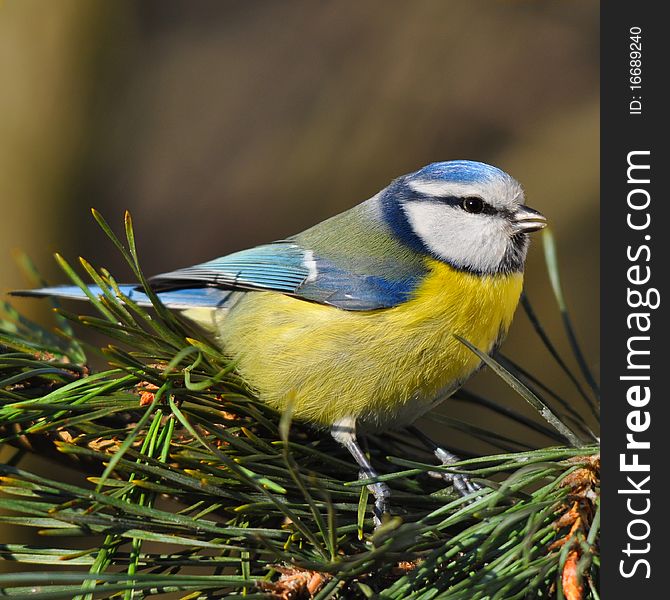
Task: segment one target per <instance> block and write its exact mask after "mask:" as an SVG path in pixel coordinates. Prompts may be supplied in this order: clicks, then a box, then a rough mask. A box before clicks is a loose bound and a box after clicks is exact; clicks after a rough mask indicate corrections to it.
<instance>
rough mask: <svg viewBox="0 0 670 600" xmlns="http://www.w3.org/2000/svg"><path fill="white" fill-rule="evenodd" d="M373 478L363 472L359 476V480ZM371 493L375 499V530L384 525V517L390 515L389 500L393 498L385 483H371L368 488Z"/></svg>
mask: <svg viewBox="0 0 670 600" xmlns="http://www.w3.org/2000/svg"><path fill="white" fill-rule="evenodd" d="M371 477H372V476H371V475H370V474H369V473H365V472H363V471H361V473H360V474H359V479H370V478H371ZM367 488H368V490H369V491H370V493H371V494H372V495H373V496H374V498H375V507H374V509H373V522H374V525H375V529H377V527H379V526H380V525H381V524H382V517H383V516H384V514H386V513H388V512H389V510H390V507H389V498H390V497H391V488H389V486H388V485H386V484H385V483H384V482H383V481H378V482H376V483H371V484H369V485H368V486H367Z"/></svg>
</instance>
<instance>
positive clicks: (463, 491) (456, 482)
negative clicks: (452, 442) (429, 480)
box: [435, 448, 482, 496]
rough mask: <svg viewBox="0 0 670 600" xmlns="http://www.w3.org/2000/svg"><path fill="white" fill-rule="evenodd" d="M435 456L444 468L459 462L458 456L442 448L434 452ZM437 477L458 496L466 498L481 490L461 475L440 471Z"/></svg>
mask: <svg viewBox="0 0 670 600" xmlns="http://www.w3.org/2000/svg"><path fill="white" fill-rule="evenodd" d="M435 456H437V458H438V459H440V461H441V462H442V464H443V465H444V466H445V467H448V466H450V465H453V464H454V463H455V462H458V461H459V460H460V459H459V458H458V456H456V455H455V454H452V453H451V452H448V451H447V450H444V449H443V448H438V449H437V450H436V451H435ZM437 475H438V476H439V477H441V478H442V479H444V481H446V482H447V483H450V484H451V485H452V486H453V488H454V489H455V490H456V491H457V492H458V494H459V495H460V496H468V495H470V494H474V493H475V492H479V491H481V490H482V486H481V485H479V484H478V483H475V482H474V481H470V478H469V477H468V476H467V475H464V474H463V473H445V472H444V471H441V472H439V473H437Z"/></svg>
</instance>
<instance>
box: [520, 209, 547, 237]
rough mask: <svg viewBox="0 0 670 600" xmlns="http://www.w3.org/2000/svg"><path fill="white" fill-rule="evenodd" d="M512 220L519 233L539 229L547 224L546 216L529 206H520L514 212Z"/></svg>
mask: <svg viewBox="0 0 670 600" xmlns="http://www.w3.org/2000/svg"><path fill="white" fill-rule="evenodd" d="M512 220H513V221H514V229H515V230H516V232H517V233H530V232H531V231H539V230H540V229H544V228H545V227H546V226H547V219H546V218H545V216H544V215H543V214H542V213H539V212H537V211H536V210H534V209H532V208H530V207H528V206H520V207H519V208H518V209H517V211H516V212H515V213H514V215H513V217H512Z"/></svg>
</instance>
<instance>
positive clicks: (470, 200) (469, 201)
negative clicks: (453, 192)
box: [461, 196, 484, 214]
mask: <svg viewBox="0 0 670 600" xmlns="http://www.w3.org/2000/svg"><path fill="white" fill-rule="evenodd" d="M461 207H462V208H463V210H464V211H466V212H469V213H474V214H477V213H480V212H482V211H483V210H484V201H483V200H482V199H481V198H477V196H468V197H467V198H463V200H462V201H461Z"/></svg>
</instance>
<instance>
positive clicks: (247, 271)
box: [150, 240, 420, 311]
mask: <svg viewBox="0 0 670 600" xmlns="http://www.w3.org/2000/svg"><path fill="white" fill-rule="evenodd" d="M386 272H387V273H388V272H389V269H386ZM419 276H420V273H418V272H417V273H411V274H407V273H405V274H404V276H403V277H402V278H398V279H393V278H389V277H388V276H382V275H379V274H374V275H373V274H369V269H368V273H362V272H356V271H355V270H354V269H352V268H343V267H340V266H338V264H337V263H336V262H335V261H333V260H329V259H327V258H325V257H323V256H319V255H317V254H315V253H314V252H313V251H311V250H307V249H305V248H302V247H301V246H300V245H299V244H298V243H296V242H295V241H293V240H286V241H281V242H276V243H274V244H266V245H263V246H257V247H256V248H250V249H249V250H243V251H241V252H236V253H234V254H229V255H228V256H223V257H221V258H217V259H215V260H212V261H209V262H206V263H202V264H199V265H194V266H192V267H187V268H185V269H179V270H177V271H172V272H170V273H164V274H162V275H158V276H156V277H153V278H152V279H150V283H151V285H152V286H154V287H155V289H156V291H157V292H159V293H160V295H161V297H162V295H163V293H164V292H167V291H170V290H174V291H176V290H179V289H186V288H194V287H214V288H218V289H222V290H269V291H275V292H281V293H283V294H287V295H290V296H295V297H297V298H300V299H303V300H308V301H311V302H318V303H320V304H329V305H332V306H336V307H337V308H342V309H345V310H356V311H361V310H375V309H379V308H390V307H392V306H395V305H397V304H399V303H401V302H404V301H406V300H407V299H408V298H409V297H410V296H411V294H412V292H413V291H414V289H415V288H416V285H417V283H418V281H419Z"/></svg>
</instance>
